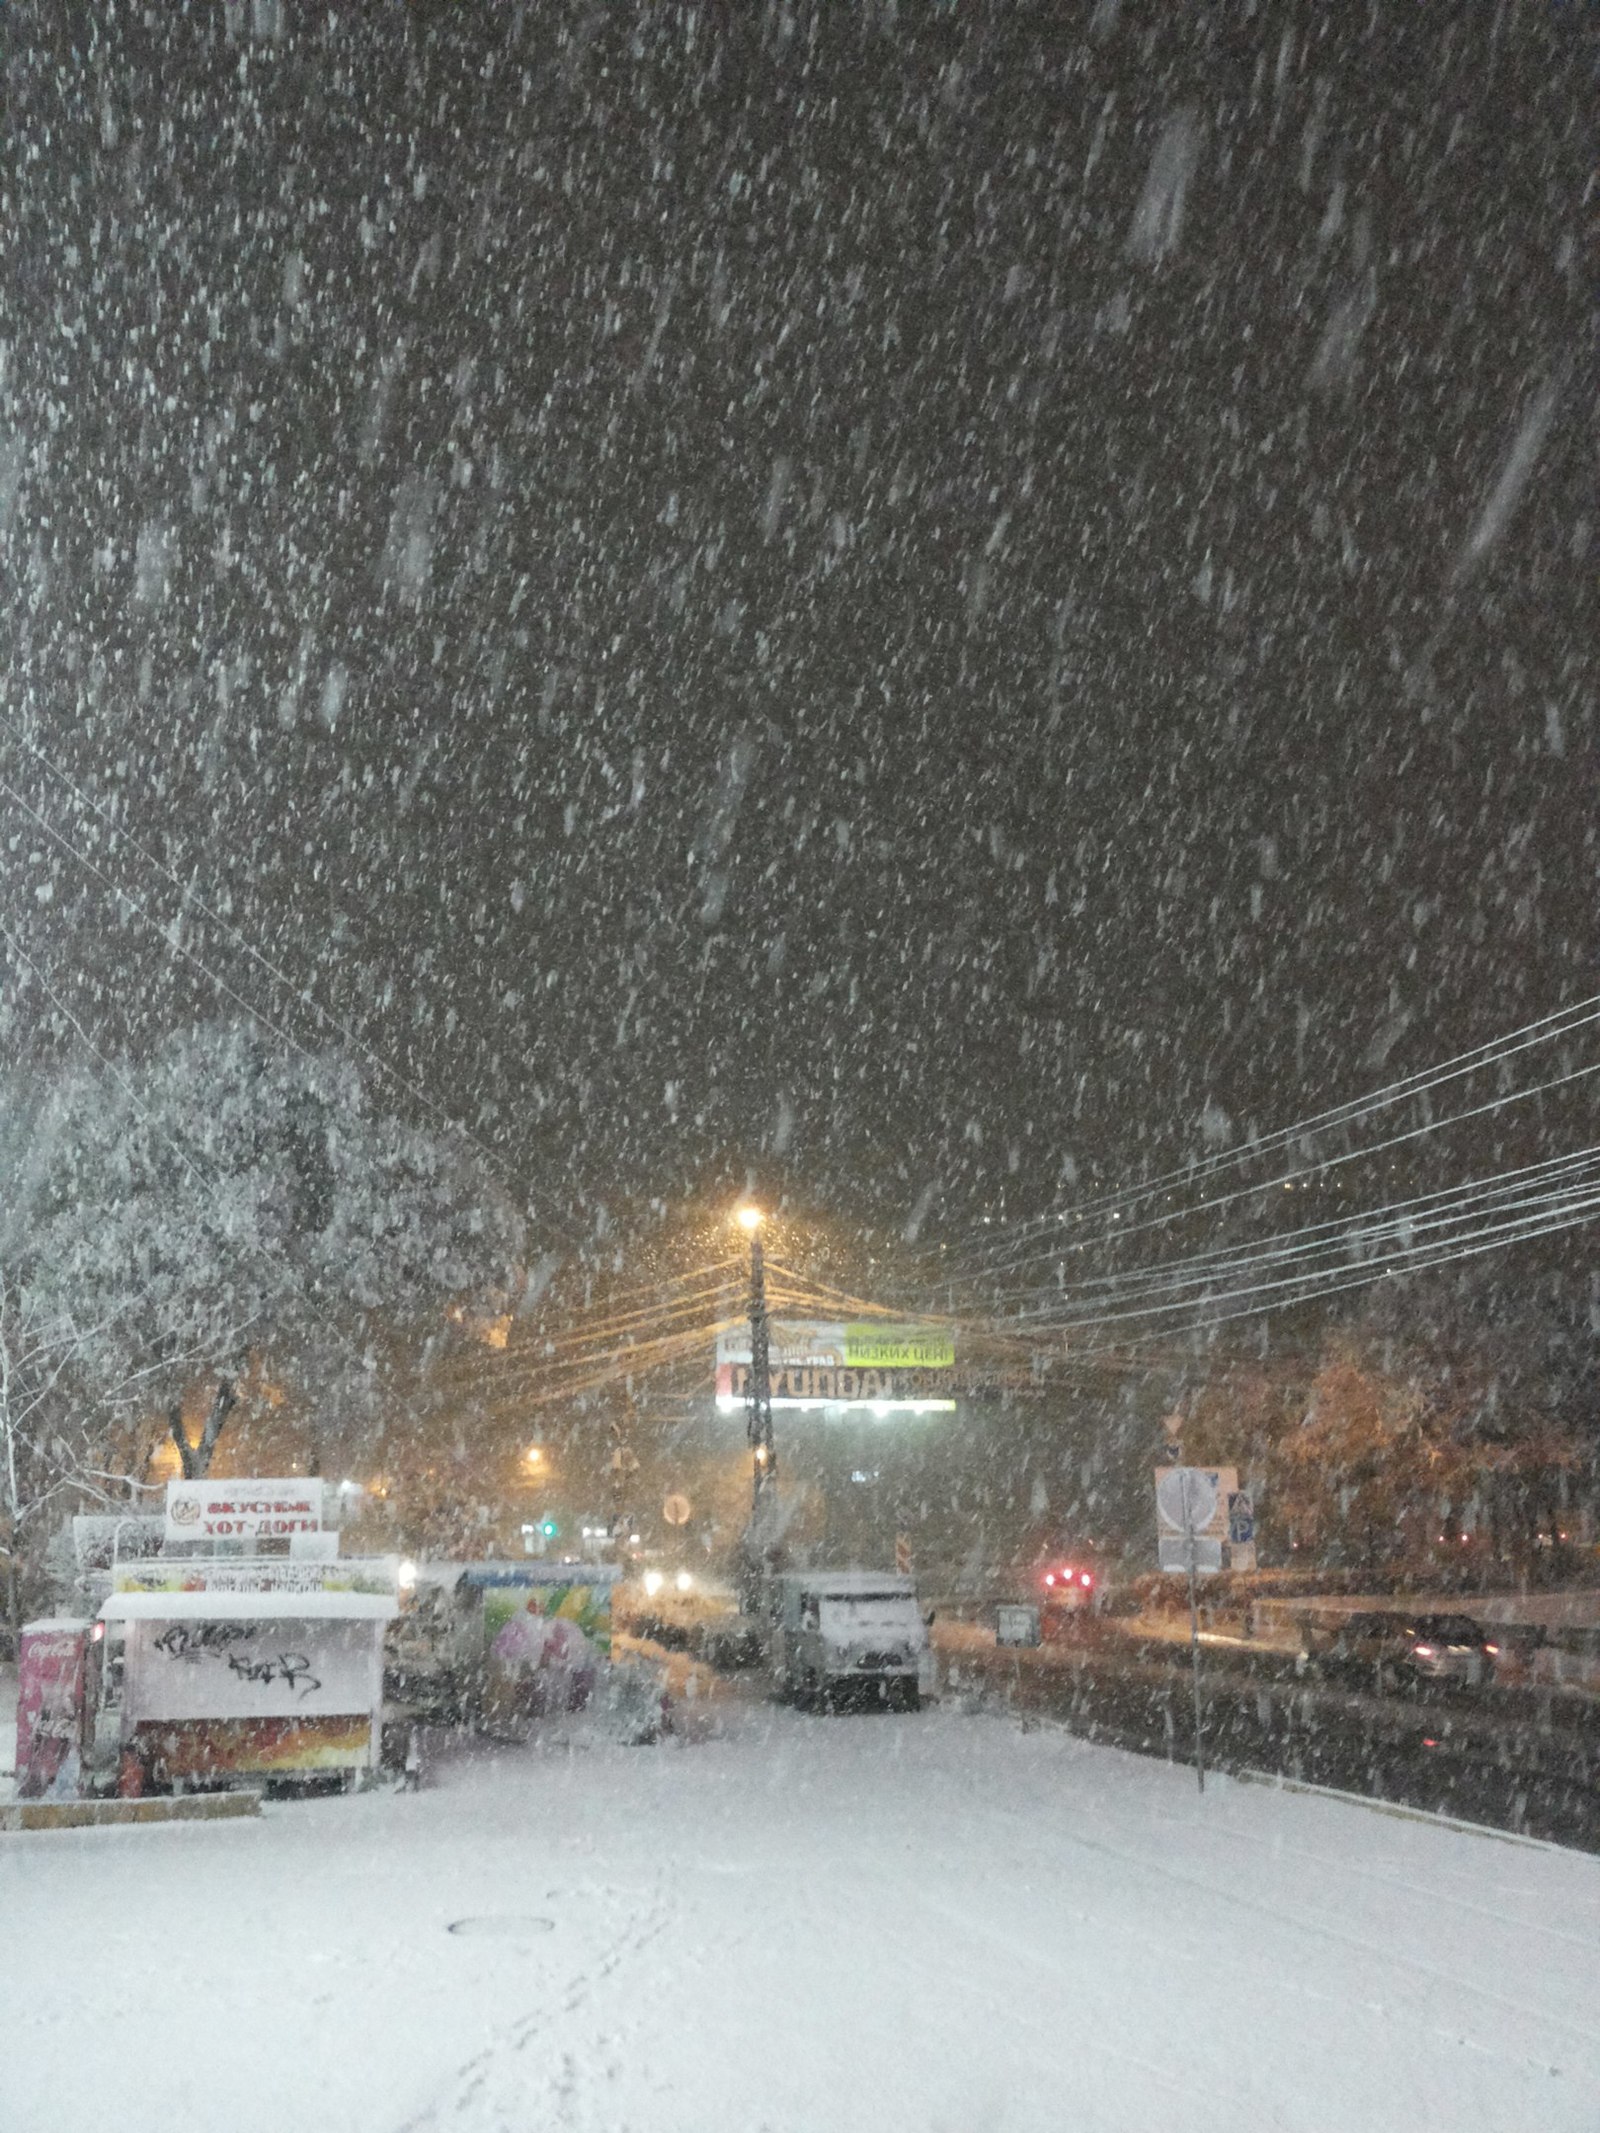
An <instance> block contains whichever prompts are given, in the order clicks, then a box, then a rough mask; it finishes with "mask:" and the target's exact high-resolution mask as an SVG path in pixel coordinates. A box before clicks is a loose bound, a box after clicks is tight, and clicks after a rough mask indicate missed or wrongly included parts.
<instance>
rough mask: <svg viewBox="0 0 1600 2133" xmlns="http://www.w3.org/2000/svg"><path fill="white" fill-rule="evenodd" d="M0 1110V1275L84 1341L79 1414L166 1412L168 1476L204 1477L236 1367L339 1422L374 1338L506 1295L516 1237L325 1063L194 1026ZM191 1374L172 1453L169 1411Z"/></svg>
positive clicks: (501, 1215)
mask: <svg viewBox="0 0 1600 2133" xmlns="http://www.w3.org/2000/svg"><path fill="white" fill-rule="evenodd" d="M24 1095H26V1096H27V1097H29V1098H30V1099H31V1100H27V1101H18V1100H15V1099H17V1098H18V1097H22V1096H24ZM13 1096H14V1100H13V1102H12V1104H11V1106H10V1118H11V1134H10V1141H11V1147H10V1151H9V1161H8V1163H7V1168H9V1170H10V1171H11V1181H10V1189H9V1191H8V1192H7V1194H6V1206H5V1214H4V1226H3V1228H0V1265H4V1266H8V1267H10V1268H12V1269H13V1270H14V1271H15V1275H16V1276H17V1277H18V1278H20V1279H23V1280H25V1281H26V1283H27V1286H28V1290H29V1293H30V1295H36V1296H37V1297H38V1299H39V1306H40V1308H41V1309H42V1310H44V1311H46V1312H53V1313H55V1314H56V1315H57V1317H58V1318H59V1319H60V1320H61V1321H62V1322H63V1323H65V1324H70V1325H71V1326H72V1327H73V1328H74V1329H83V1328H89V1329H92V1330H91V1331H88V1332H82V1331H78V1332H76V1333H75V1346H74V1352H73V1359H72V1377H73V1380H74V1384H75V1386H76V1388H77V1390H78V1392H79V1394H80V1396H81V1397H83V1398H86V1399H89V1400H93V1401H96V1402H98V1403H99V1404H101V1405H102V1406H103V1407H105V1408H107V1409H108V1410H117V1409H120V1410H122V1411H124V1412H126V1411H127V1409H128V1407H129V1405H130V1403H132V1404H135V1405H137V1406H138V1407H140V1408H141V1409H148V1408H150V1407H151V1406H160V1407H162V1408H164V1409H168V1410H170V1411H171V1412H172V1418H173V1419H172V1430H173V1435H174V1437H175V1438H177V1439H179V1441H180V1448H181V1450H182V1453H183V1462H184V1467H185V1470H186V1471H191V1470H192V1471H195V1472H201V1473H203V1472H204V1471H205V1469H206V1466H207V1465H208V1464H209V1460H210V1457H211V1454H212V1452H213V1451H214V1449H215V1445H216V1440H217V1437H218V1435H219V1434H220V1432H221V1429H222V1427H223V1425H224V1423H225V1422H226V1420H227V1417H228V1414H229V1412H230V1411H231V1408H232V1404H233V1396H234V1395H233V1388H234V1384H235V1380H236V1379H237V1377H238V1375H239V1373H240V1372H241V1370H242V1369H243V1367H244V1365H245V1363H246V1360H247V1358H248V1357H250V1356H251V1355H263V1356H267V1357H270V1359H271V1362H272V1366H273V1369H274V1370H275V1372H276V1373H278V1374H279V1375H280V1376H284V1377H288V1378H290V1379H292V1380H293V1381H294V1382H295V1383H296V1384H297V1386H298V1387H299V1388H300V1389H301V1391H302V1393H303V1394H304V1395H306V1396H307V1397H309V1398H311V1399H313V1400H315V1401H320V1402H324V1403H326V1405H327V1406H328V1408H329V1409H330V1410H331V1411H338V1410H340V1409H341V1408H343V1407H345V1406H347V1405H348V1403H349V1401H350V1399H351V1396H352V1392H353V1391H354V1390H356V1389H358V1388H359V1387H360V1386H361V1385H362V1383H363V1382H364V1380H365V1379H367V1378H368V1377H369V1376H370V1375H371V1351H372V1344H373V1341H374V1339H375V1337H376V1336H377V1335H378V1334H379V1333H380V1332H381V1333H382V1335H383V1336H384V1338H386V1339H392V1338H393V1337H394V1336H395V1335H396V1334H397V1333H400V1334H403V1333H404V1332H405V1331H406V1330H407V1329H411V1328H416V1329H423V1328H425V1327H427V1326H428V1325H435V1326H436V1325H437V1324H438V1322H439V1320H440V1318H441V1316H442V1314H444V1313H445V1312H446V1311H450V1310H452V1309H454V1310H455V1311H457V1312H458V1313H459V1312H460V1310H461V1309H462V1308H463V1307H465V1308H467V1309H469V1310H471V1311H472V1312H474V1313H477V1314H482V1313H486V1312H487V1313H491V1314H492V1313H493V1312H495V1311H497V1310H503V1309H505V1308H507V1306H508V1303H509V1300H510V1298H511V1297H512V1296H513V1295H514V1294H515V1292H516V1289H517V1286H518V1284H519V1282H520V1279H521V1274H520V1268H521V1263H522V1253H523V1224H522V1221H521V1218H520V1217H519V1215H518V1214H517V1212H516V1210H515V1208H514V1207H513V1206H512V1204H511V1202H510V1201H509V1199H508V1198H507V1196H506V1194H505V1193H504V1191H503V1190H502V1189H501V1188H500V1187H499V1186H498V1185H497V1184H496V1182H495V1181H494V1180H493V1178H492V1177H491V1176H490V1175H489V1173H488V1171H487V1170H486V1168H485V1166H484V1165H483V1163H482V1162H481V1161H480V1160H479V1159H478V1157H477V1156H476V1155H475V1153H474V1152H473V1151H472V1150H471V1149H470V1148H467V1147H464V1146H460V1145H455V1144H452V1143H448V1142H446V1141H445V1140H444V1139H442V1138H441V1137H439V1136H438V1135H435V1134H431V1133H428V1132H425V1131H423V1130H421V1129H419V1128H417V1127H415V1126H411V1125H408V1124H407V1123H405V1122H404V1121H402V1120H401V1119H399V1118H397V1117H394V1116H392V1115H389V1114H387V1113H385V1112H382V1111H379V1110H378V1109H377V1108H376V1107H375V1106H374V1105H373V1104H372V1103H371V1102H370V1100H369V1095H368V1091H367V1090H366V1088H365V1087H364V1086H363V1082H362V1078H361V1076H360V1074H359V1072H358V1071H357V1070H356V1068H355V1067H354V1066H352V1065H351V1064H350V1063H349V1061H348V1060H346V1059H343V1058H341V1057H337V1056H333V1055H323V1056H311V1055H309V1054H306V1053H304V1052H296V1051H292V1050H290V1049H289V1048H288V1047H286V1046H279V1045H274V1044H271V1043H269V1042H267V1041H266V1040H264V1039H263V1038H262V1037H260V1036H259V1035H257V1034H256V1033H255V1032H254V1031H252V1030H251V1029H249V1028H245V1027H239V1026H222V1027H217V1026H207V1027H203V1028H200V1029H197V1030H193V1031H188V1032H185V1033H183V1034H181V1035H179V1036H175V1037H174V1038H172V1039H171V1040H169V1041H168V1043H167V1044H165V1045H164V1046H163V1047H161V1048H160V1049H159V1050H158V1051H157V1052H156V1053H155V1054H154V1055H153V1056H152V1057H150V1058H148V1059H146V1060H144V1061H142V1062H125V1063H121V1064H117V1065H114V1066H105V1065H96V1066H92V1067H91V1066H78V1067H74V1068H73V1069H71V1070H70V1071H66V1072H63V1073H62V1074H60V1075H59V1076H58V1077H56V1078H54V1079H53V1080H50V1081H48V1082H42V1083H40V1082H36V1083H35V1085H34V1086H33V1088H32V1090H31V1091H29V1092H22V1091H14V1092H13ZM202 1375H209V1377H210V1378H211V1380H212V1381H213V1383H214V1386H215V1391H214V1396H213V1400H212V1404H211V1408H210V1414H209V1417H208V1421H207V1426H206V1428H205V1430H204V1432H203V1434H202V1436H201V1439H200V1441H199V1442H198V1443H195V1444H191V1443H190V1441H189V1440H188V1439H187V1437H185V1436H184V1434H183V1431H182V1427H181V1424H180V1422H179V1420H178V1416H177V1404H176V1403H178V1402H179V1401H180V1400H181V1398H182V1395H183V1393H184V1391H185V1390H186V1389H187V1388H190V1387H192V1386H193V1385H194V1383H195V1381H196V1379H197V1378H199V1377H200V1376H202Z"/></svg>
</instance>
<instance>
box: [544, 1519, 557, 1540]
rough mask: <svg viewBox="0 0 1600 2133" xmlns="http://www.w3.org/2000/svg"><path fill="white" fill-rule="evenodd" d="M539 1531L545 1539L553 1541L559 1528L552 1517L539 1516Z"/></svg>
mask: <svg viewBox="0 0 1600 2133" xmlns="http://www.w3.org/2000/svg"><path fill="white" fill-rule="evenodd" d="M539 1531H540V1532H541V1533H542V1534H543V1535H544V1537H545V1539H546V1540H547V1541H553V1540H555V1539H556V1537H557V1536H558V1535H559V1533H560V1531H561V1528H560V1527H559V1526H558V1525H557V1524H556V1522H555V1520H554V1519H553V1518H541V1519H540V1521H539Z"/></svg>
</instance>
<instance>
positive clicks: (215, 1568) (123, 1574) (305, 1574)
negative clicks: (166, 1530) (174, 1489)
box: [112, 1555, 400, 1597]
mask: <svg viewBox="0 0 1600 2133" xmlns="http://www.w3.org/2000/svg"><path fill="white" fill-rule="evenodd" d="M399 1568H400V1561H399V1557H398V1556H393V1555H368V1556H360V1555H343V1556H338V1557H335V1559H334V1560H333V1561H331V1562H326V1563H305V1562H295V1561H294V1560H292V1559H290V1558H286V1557H284V1556H267V1555H263V1556H253V1557H244V1558H240V1557H237V1556H231V1557H227V1558H225V1559H220V1560H219V1559H217V1558H214V1557H209V1556H167V1557H163V1558H162V1559H161V1560H160V1561H158V1562H154V1563H119V1564H118V1565H117V1570H116V1575H115V1576H114V1578H113V1579H112V1589H113V1591H115V1592H286V1593H293V1592H370V1593H379V1594H385V1595H388V1596H390V1597H392V1596H393V1595H394V1593H395V1591H396V1589H397V1586H398V1579H399Z"/></svg>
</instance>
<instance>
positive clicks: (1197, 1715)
mask: <svg viewBox="0 0 1600 2133" xmlns="http://www.w3.org/2000/svg"><path fill="white" fill-rule="evenodd" d="M1191 1478H1192V1477H1191V1476H1190V1474H1189V1473H1188V1472H1187V1470H1186V1471H1185V1473H1184V1476H1183V1537H1184V1542H1185V1545H1186V1550H1187V1554H1188V1558H1189V1662H1190V1669H1191V1672H1192V1673H1193V1676H1194V1774H1195V1777H1196V1779H1197V1780H1198V1782H1199V1786H1200V1790H1201V1791H1202V1792H1204V1791H1205V1789H1206V1757H1205V1740H1204V1735H1203V1734H1202V1732H1201V1702H1200V1601H1199V1595H1198V1591H1197V1572H1196V1569H1195V1541H1194V1494H1193V1490H1192V1488H1191V1485H1190V1484H1191Z"/></svg>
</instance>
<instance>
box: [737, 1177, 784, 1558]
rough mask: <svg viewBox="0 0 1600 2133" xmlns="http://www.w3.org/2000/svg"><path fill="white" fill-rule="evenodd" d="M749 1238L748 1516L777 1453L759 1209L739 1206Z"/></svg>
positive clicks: (773, 1473)
mask: <svg viewBox="0 0 1600 2133" xmlns="http://www.w3.org/2000/svg"><path fill="white" fill-rule="evenodd" d="M735 1219H736V1221H737V1222H738V1224H739V1227H740V1228H741V1229H742V1230H743V1231H744V1232H745V1233H746V1235H747V1236H748V1237H749V1239H750V1375H749V1377H748V1379H747V1380H746V1382H745V1392H744V1419H745V1434H746V1435H747V1436H748V1438H749V1440H750V1451H751V1473H750V1515H751V1521H752V1524H753V1523H754V1520H755V1514H756V1512H757V1511H758V1510H759V1509H760V1507H761V1497H762V1492H763V1491H764V1490H766V1489H769V1488H770V1487H771V1486H772V1484H773V1483H774V1482H775V1481H776V1480H777V1478H778V1453H777V1448H776V1447H775V1445H774V1444H773V1441H772V1372H771V1367H770V1358H769V1351H768V1346H767V1277H766V1267H765V1264H764V1262H763V1260H762V1256H761V1225H762V1223H763V1222H764V1221H765V1219H766V1217H765V1216H764V1215H763V1214H762V1212H761V1209H760V1208H759V1207H741V1208H740V1210H739V1212H738V1215H737V1216H736V1217H735Z"/></svg>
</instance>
